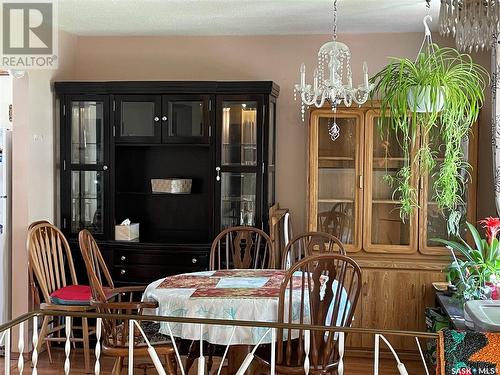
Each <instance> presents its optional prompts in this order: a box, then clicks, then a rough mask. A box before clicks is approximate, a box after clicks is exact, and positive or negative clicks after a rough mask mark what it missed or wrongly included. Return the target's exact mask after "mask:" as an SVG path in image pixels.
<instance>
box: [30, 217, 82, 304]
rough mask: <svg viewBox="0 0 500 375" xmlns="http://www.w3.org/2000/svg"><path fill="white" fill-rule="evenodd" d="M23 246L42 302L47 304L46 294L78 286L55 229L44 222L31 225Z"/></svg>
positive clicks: (64, 245)
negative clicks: (40, 293) (26, 249)
mask: <svg viewBox="0 0 500 375" xmlns="http://www.w3.org/2000/svg"><path fill="white" fill-rule="evenodd" d="M26 246H27V248H28V256H29V262H30V266H31V268H32V269H33V273H34V275H35V277H36V279H37V281H38V286H39V288H40V290H41V292H42V295H43V298H44V300H45V302H46V303H51V301H50V294H51V293H52V292H53V291H55V290H57V289H60V288H62V287H65V286H67V285H71V284H73V285H77V284H78V281H77V278H76V273H75V266H74V264H73V257H72V255H71V249H70V247H69V244H68V241H67V240H66V237H64V234H63V233H62V232H61V231H60V230H59V229H58V228H57V227H55V226H54V225H52V224H50V223H48V222H42V223H39V224H36V225H33V226H31V229H30V230H29V231H28V240H27V244H26ZM66 268H67V270H68V271H69V276H70V279H69V280H68V279H67V277H66Z"/></svg>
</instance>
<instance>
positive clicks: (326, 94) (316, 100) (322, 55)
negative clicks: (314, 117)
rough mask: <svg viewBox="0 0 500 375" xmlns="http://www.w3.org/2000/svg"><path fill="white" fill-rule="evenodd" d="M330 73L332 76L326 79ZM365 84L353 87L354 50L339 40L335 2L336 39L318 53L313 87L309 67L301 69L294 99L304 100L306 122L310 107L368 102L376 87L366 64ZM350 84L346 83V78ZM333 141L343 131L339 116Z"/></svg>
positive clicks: (332, 133)
mask: <svg viewBox="0 0 500 375" xmlns="http://www.w3.org/2000/svg"><path fill="white" fill-rule="evenodd" d="M326 72H328V77H327V76H326ZM363 73H364V82H363V84H362V85H359V86H358V87H357V88H354V87H353V86H352V72H351V51H350V50H349V47H347V45H345V44H344V43H341V42H338V41H337V0H334V2H333V40H332V41H330V42H327V43H325V44H323V45H322V46H321V48H320V49H319V51H318V67H317V68H316V69H315V70H314V73H313V84H312V85H310V84H306V66H305V64H302V65H301V66H300V84H296V85H295V89H294V99H295V100H297V93H299V95H300V98H301V102H302V103H301V112H302V121H304V120H305V112H306V108H308V107H309V106H312V105H314V106H315V107H317V108H320V107H322V106H323V105H324V104H325V101H328V102H329V103H330V105H331V107H332V110H333V111H334V112H335V111H336V109H337V106H338V105H340V104H341V103H344V105H345V106H346V107H350V106H351V104H352V102H353V101H354V102H355V103H356V104H358V105H361V104H363V103H365V102H366V101H367V100H368V96H369V94H370V91H371V90H372V89H373V87H374V85H373V84H371V83H370V82H369V79H368V65H367V64H366V62H364V63H363ZM345 78H346V79H347V83H344V79H345ZM328 131H329V134H330V137H331V139H332V140H335V139H337V138H338V136H339V134H340V129H339V127H338V125H337V123H336V120H335V117H334V120H333V123H332V124H331V125H330V126H329V129H328Z"/></svg>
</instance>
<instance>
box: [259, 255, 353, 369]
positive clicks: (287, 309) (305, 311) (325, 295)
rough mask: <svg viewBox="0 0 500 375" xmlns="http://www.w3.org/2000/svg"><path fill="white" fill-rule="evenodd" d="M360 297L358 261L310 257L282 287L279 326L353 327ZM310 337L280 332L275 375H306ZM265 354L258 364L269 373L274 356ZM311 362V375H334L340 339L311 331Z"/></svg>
mask: <svg viewBox="0 0 500 375" xmlns="http://www.w3.org/2000/svg"><path fill="white" fill-rule="evenodd" d="M360 292H361V270H360V268H359V266H358V265H357V264H356V262H355V261H354V260H352V259H351V258H349V257H346V256H344V255H339V254H331V253H330V254H319V255H313V256H308V257H306V258H304V259H302V260H301V261H299V262H298V263H296V264H294V265H293V266H292V267H291V268H290V269H289V270H288V272H287V274H286V276H285V279H284V280H283V283H282V284H281V288H280V294H279V303H278V323H300V324H306V325H308V324H310V325H318V326H326V327H333V326H340V327H349V326H350V325H351V322H352V320H353V316H354V311H355V310H356V305H357V302H358V298H359V295H360ZM306 334H307V332H306V331H303V330H300V331H299V330H291V329H278V330H277V341H276V373H279V374H287V375H288V374H304V359H305V350H304V336H305V335H306ZM262 349H263V350H259V351H257V357H256V358H257V360H258V362H259V363H260V365H261V369H263V368H267V370H269V369H270V363H271V362H270V358H269V352H270V351H269V349H268V348H262ZM264 349H266V350H264ZM309 360H310V370H309V373H310V374H318V375H320V374H321V375H322V374H335V373H336V371H337V368H338V361H339V353H338V335H337V334H335V333H330V332H328V331H323V330H319V331H313V330H311V331H310V352H309ZM262 367H263V368H262Z"/></svg>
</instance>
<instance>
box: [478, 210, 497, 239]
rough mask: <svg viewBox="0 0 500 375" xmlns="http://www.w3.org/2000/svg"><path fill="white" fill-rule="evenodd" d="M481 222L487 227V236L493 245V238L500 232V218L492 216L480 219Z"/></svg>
mask: <svg viewBox="0 0 500 375" xmlns="http://www.w3.org/2000/svg"><path fill="white" fill-rule="evenodd" d="M479 224H482V225H483V228H484V229H486V238H487V239H488V243H489V244H490V245H491V242H492V241H493V239H494V238H496V237H497V235H498V233H499V232H500V218H498V217H491V216H490V217H487V218H486V219H483V220H480V221H479Z"/></svg>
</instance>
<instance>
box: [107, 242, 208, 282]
mask: <svg viewBox="0 0 500 375" xmlns="http://www.w3.org/2000/svg"><path fill="white" fill-rule="evenodd" d="M207 269H208V254H207V253H206V252H194V251H193V252H174V251H165V250H163V251H151V252H145V251H141V250H117V251H115V252H114V258H113V278H114V279H115V280H117V281H119V282H122V283H127V282H130V283H137V282H142V283H144V282H151V281H154V280H157V279H160V278H162V277H166V276H170V275H176V274H179V273H187V272H195V271H204V270H207Z"/></svg>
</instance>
